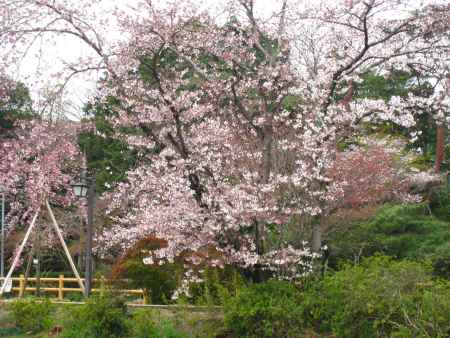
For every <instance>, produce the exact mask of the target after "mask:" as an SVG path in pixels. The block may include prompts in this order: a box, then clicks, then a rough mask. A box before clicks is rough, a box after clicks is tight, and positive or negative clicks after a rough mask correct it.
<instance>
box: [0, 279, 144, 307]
mask: <svg viewBox="0 0 450 338" xmlns="http://www.w3.org/2000/svg"><path fill="white" fill-rule="evenodd" d="M4 279H5V278H4V277H0V281H1V283H3V280H4ZM11 280H12V288H11V292H17V293H18V297H19V298H20V297H23V295H25V293H26V292H37V287H36V286H33V287H31V286H27V285H25V283H27V284H28V283H35V284H36V282H37V278H35V277H33V278H31V277H28V278H25V276H24V275H20V277H11ZM81 280H82V281H83V283H84V278H81ZM77 281H78V279H77V278H74V277H64V275H59V277H57V278H52V277H41V278H39V282H40V287H39V290H40V292H42V293H44V292H45V293H56V295H57V299H58V300H59V301H62V300H64V295H65V294H66V293H70V292H72V293H81V294H82V293H83V290H82V289H81V288H80V287H79V286H78V285H77V287H67V284H75V283H77ZM92 281H93V283H97V284H99V288H93V289H92V290H91V291H92V292H98V293H100V294H101V293H103V292H105V290H106V286H107V283H108V282H109V281H108V280H107V279H106V278H104V277H103V276H102V277H101V278H94V279H93V280H92ZM17 282H18V283H17ZM15 283H16V286H15V285H14V284H15ZM54 283H57V287H55V286H52V287H50V286H49V284H54ZM115 291H117V292H120V293H123V294H125V295H138V296H140V297H141V300H142V304H148V296H147V293H146V292H145V291H144V290H142V289H135V290H122V289H119V290H115Z"/></svg>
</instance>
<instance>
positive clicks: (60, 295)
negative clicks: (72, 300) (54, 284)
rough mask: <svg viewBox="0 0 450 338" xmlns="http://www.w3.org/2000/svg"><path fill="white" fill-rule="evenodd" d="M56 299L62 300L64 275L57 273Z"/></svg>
mask: <svg viewBox="0 0 450 338" xmlns="http://www.w3.org/2000/svg"><path fill="white" fill-rule="evenodd" d="M58 300H64V275H59V281H58Z"/></svg>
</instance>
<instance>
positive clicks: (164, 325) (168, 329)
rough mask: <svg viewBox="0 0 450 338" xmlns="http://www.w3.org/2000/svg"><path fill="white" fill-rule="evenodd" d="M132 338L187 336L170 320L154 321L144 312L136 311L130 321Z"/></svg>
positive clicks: (185, 337) (177, 337)
mask: <svg viewBox="0 0 450 338" xmlns="http://www.w3.org/2000/svg"><path fill="white" fill-rule="evenodd" d="M132 327H133V334H132V338H189V335H187V334H185V333H183V332H181V331H179V330H177V329H176V327H175V325H174V324H173V323H172V322H171V321H170V320H164V321H162V322H159V323H158V322H156V321H155V320H153V318H151V317H150V316H149V315H148V314H147V313H146V312H137V313H136V314H135V315H134V317H133V321H132Z"/></svg>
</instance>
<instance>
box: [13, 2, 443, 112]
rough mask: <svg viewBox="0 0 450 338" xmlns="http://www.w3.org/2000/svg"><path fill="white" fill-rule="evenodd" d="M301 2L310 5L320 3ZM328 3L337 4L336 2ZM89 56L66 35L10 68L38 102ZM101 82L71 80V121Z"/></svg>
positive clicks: (267, 6)
mask: <svg viewBox="0 0 450 338" xmlns="http://www.w3.org/2000/svg"><path fill="white" fill-rule="evenodd" d="M70 1H77V0H70ZM167 1H169V0H157V1H154V2H155V3H157V4H158V5H161V4H162V3H163V2H167ZM172 1H173V0H172ZM302 1H304V2H306V3H309V4H311V3H312V2H317V1H318V0H302ZM326 1H333V2H334V0H326ZM423 2H424V1H420V0H412V4H414V5H415V6H417V7H420V6H421V5H422V4H423ZM428 2H429V1H428ZM433 2H435V3H436V2H439V3H442V2H444V3H448V0H446V1H445V0H444V1H441V0H436V1H433ZM135 3H136V1H133V0H103V1H101V7H99V10H100V12H101V13H103V14H104V15H105V13H110V12H111V11H112V10H114V8H115V7H117V8H119V9H122V10H125V11H131V9H130V7H131V8H132V6H133V5H134V4H135ZM197 3H198V4H199V5H200V6H202V7H204V8H209V9H212V10H213V11H216V12H217V11H218V8H220V6H221V5H224V4H225V3H227V1H226V0H198V1H197ZM280 3H281V1H280V0H259V1H257V7H256V12H257V14H258V16H259V17H267V16H269V15H270V14H271V13H272V12H273V11H274V10H277V9H279V8H280ZM392 15H393V16H397V15H399V13H392ZM105 28H107V32H106V31H105V32H104V33H107V36H108V39H109V40H111V41H115V40H120V39H121V38H123V36H122V35H121V34H120V33H119V31H118V28H117V27H116V26H115V24H114V21H111V22H110V24H109V25H108V26H107V27H105ZM41 52H42V53H41ZM37 55H42V57H37ZM90 56H93V54H92V51H91V50H90V48H89V47H88V46H87V45H86V44H84V43H83V42H80V41H79V40H77V39H76V38H72V37H68V36H64V37H63V38H58V39H56V40H53V42H50V41H40V40H38V41H36V42H35V43H34V45H33V47H32V48H31V49H30V50H29V51H28V53H27V56H26V57H25V58H24V59H23V60H22V62H21V64H20V67H18V68H17V67H14V68H11V69H10V73H11V74H14V76H13V77H14V78H15V79H16V80H20V81H23V82H25V83H26V84H27V85H28V86H29V87H30V88H31V91H32V96H33V99H34V100H35V101H36V102H39V97H40V96H41V95H42V93H43V92H45V89H46V88H52V86H53V85H54V84H55V83H58V82H61V80H60V79H58V78H55V77H54V76H52V75H54V74H57V73H58V72H59V71H60V70H61V69H63V68H64V67H65V64H66V63H71V62H76V61H77V60H78V59H79V58H85V57H90ZM98 79H99V74H98V73H94V72H91V73H85V74H81V75H78V76H76V77H74V78H72V79H71V81H70V82H69V83H68V84H67V86H66V90H65V95H64V96H63V97H64V102H63V104H62V105H63V106H64V107H65V114H66V116H67V117H68V118H69V119H72V120H78V119H80V118H81V116H82V107H83V106H84V105H85V104H86V102H88V101H89V99H90V98H92V97H93V96H94V94H95V88H96V83H97V81H98Z"/></svg>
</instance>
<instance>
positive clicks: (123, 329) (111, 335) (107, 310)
mask: <svg viewBox="0 0 450 338" xmlns="http://www.w3.org/2000/svg"><path fill="white" fill-rule="evenodd" d="M128 317H129V315H128V312H127V308H126V305H125V303H124V301H123V300H122V299H121V298H118V297H114V296H112V295H108V296H100V297H92V298H90V299H88V300H87V302H86V304H84V305H81V306H79V307H76V308H73V309H72V310H71V311H70V312H69V313H68V314H67V318H68V320H67V322H66V323H65V325H64V330H63V332H62V335H61V337H64V338H124V337H128V336H129V332H130V330H129V322H128Z"/></svg>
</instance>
